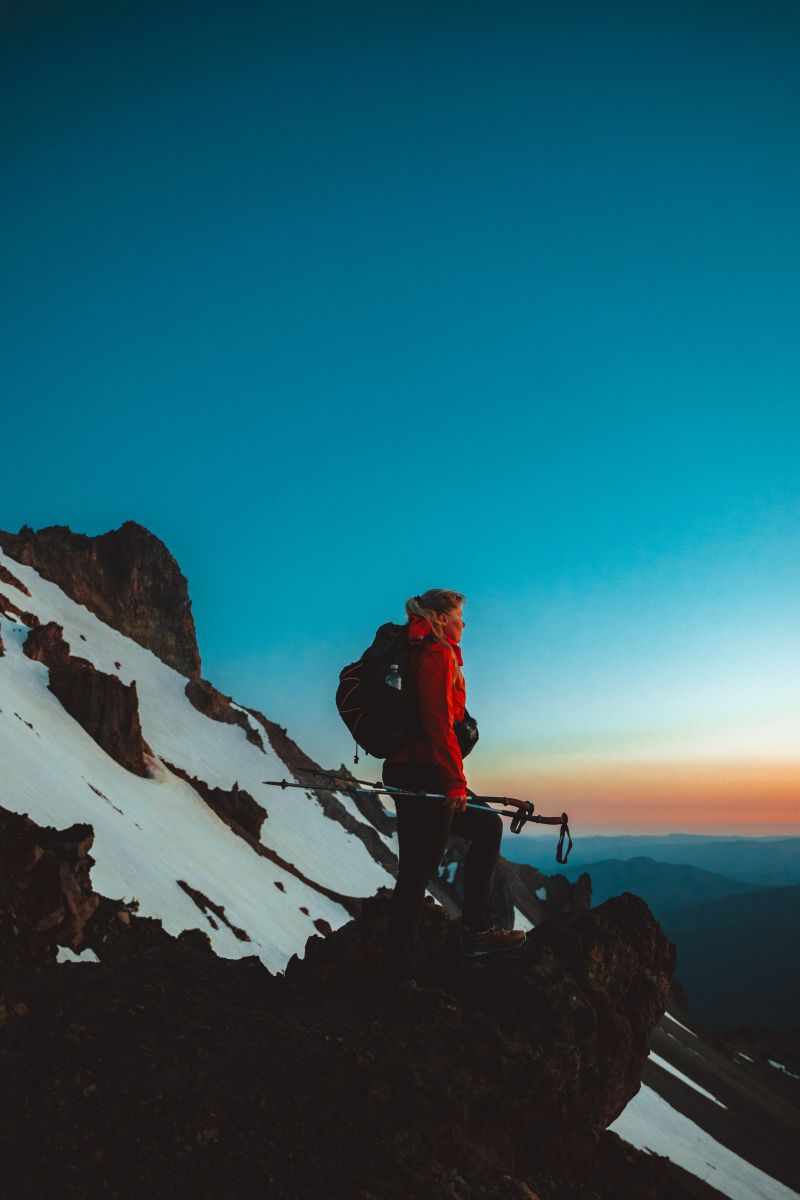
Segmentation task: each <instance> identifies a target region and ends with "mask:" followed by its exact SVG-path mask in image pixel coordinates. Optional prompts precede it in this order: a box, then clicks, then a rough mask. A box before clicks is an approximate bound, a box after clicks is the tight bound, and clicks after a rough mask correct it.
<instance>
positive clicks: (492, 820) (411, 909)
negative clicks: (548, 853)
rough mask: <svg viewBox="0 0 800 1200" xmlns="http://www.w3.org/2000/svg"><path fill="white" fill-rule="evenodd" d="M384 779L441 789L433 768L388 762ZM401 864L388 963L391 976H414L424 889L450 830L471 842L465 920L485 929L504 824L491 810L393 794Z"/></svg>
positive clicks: (428, 789) (392, 906) (407, 785)
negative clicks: (455, 809)
mask: <svg viewBox="0 0 800 1200" xmlns="http://www.w3.org/2000/svg"><path fill="white" fill-rule="evenodd" d="M383 781H384V783H387V784H389V785H390V786H392V787H401V788H408V789H409V790H411V791H426V792H441V791H442V790H443V789H442V787H441V786H440V784H439V777H438V772H437V770H436V768H435V767H429V766H423V765H419V764H415V763H390V762H387V763H385V764H384V769H383ZM394 803H395V805H396V808H397V838H398V842H399V857H400V865H399V870H398V873H397V883H396V885H395V889H394V893H393V895H392V899H391V904H390V908H389V925H388V930H387V942H386V960H385V967H386V971H387V974H388V976H389V977H390V978H391V979H395V980H397V979H409V978H413V977H414V974H415V971H416V948H417V936H418V933H419V925H420V921H421V920H422V910H423V906H424V904H425V890H426V888H427V886H428V881H429V879H430V878H431V876H432V875H434V874H435V872H436V869H437V867H438V866H439V863H440V862H441V859H442V855H443V854H444V850H445V846H446V845H447V839H448V837H449V836H450V834H451V833H452V834H455V835H456V836H457V837H463V838H468V839H469V840H470V842H471V843H472V844H471V846H470V848H469V851H468V853H467V857H466V859H465V861H464V913H463V917H464V924H465V925H466V926H468V927H469V928H470V929H485V928H486V927H487V926H488V925H489V924H490V921H491V899H492V888H493V885H494V871H495V866H496V865H497V856H498V854H499V853H500V839H501V838H502V836H503V822H502V821H501V819H500V817H499V816H498V815H497V813H495V812H492V811H491V809H489V808H487V809H486V810H485V811H483V812H481V811H479V810H476V809H474V808H468V809H467V810H466V812H453V810H452V808H451V807H450V805H449V804H447V803H446V802H445V801H444V800H430V799H426V798H425V797H424V796H395V797H394Z"/></svg>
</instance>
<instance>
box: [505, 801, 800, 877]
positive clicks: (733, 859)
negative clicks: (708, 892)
mask: <svg viewBox="0 0 800 1200" xmlns="http://www.w3.org/2000/svg"><path fill="white" fill-rule="evenodd" d="M572 816H573V821H572V827H573V837H574V839H575V846H574V849H573V852H572V855H571V856H570V861H569V866H568V867H567V868H566V870H565V874H566V875H567V876H568V877H569V878H570V879H576V878H577V877H578V875H580V874H581V872H582V871H585V870H587V869H588V868H589V866H590V865H592V866H593V865H594V864H595V863H602V862H608V861H610V860H612V859H622V860H626V861H627V860H630V859H633V858H651V859H654V860H656V861H657V862H662V863H674V864H677V865H680V866H688V867H699V868H700V869H702V870H704V871H711V872H713V873H715V874H718V875H724V876H727V877H728V878H732V879H738V880H740V881H742V882H744V883H749V884H752V885H753V886H754V887H782V886H784V885H788V884H795V883H798V884H800V837H774V838H773V837H751V838H743V837H705V836H701V835H695V834H688V833H673V834H667V835H665V836H660V837H659V836H656V835H651V834H642V835H638V834H637V835H608V836H605V835H603V836H600V835H595V834H592V835H590V836H588V837H583V836H581V831H580V820H579V816H578V815H577V814H572ZM508 841H509V842H510V843H511V839H510V838H509V839H508ZM506 854H507V855H508V856H509V857H511V858H513V859H515V861H517V862H523V863H528V864H529V865H530V866H535V867H539V868H540V870H541V869H546V870H547V871H548V873H550V872H552V870H553V867H552V847H551V844H550V842H549V841H547V840H545V839H544V838H543V837H541V836H538V835H534V836H525V835H522V836H520V837H517V838H514V839H513V843H512V844H510V845H509V846H508V847H507V849H506Z"/></svg>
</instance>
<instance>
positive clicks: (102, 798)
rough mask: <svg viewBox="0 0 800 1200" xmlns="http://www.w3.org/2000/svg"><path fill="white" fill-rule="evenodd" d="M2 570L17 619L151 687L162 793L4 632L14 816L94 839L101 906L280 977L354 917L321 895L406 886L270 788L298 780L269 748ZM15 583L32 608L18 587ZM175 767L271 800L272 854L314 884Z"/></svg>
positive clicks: (149, 662) (2, 629)
mask: <svg viewBox="0 0 800 1200" xmlns="http://www.w3.org/2000/svg"><path fill="white" fill-rule="evenodd" d="M0 565H2V566H3V568H4V569H5V573H6V582H5V583H4V586H3V594H4V596H5V597H6V598H7V599H8V600H11V601H12V605H13V606H16V607H18V608H20V609H22V610H23V611H25V612H28V613H30V614H32V615H33V616H34V617H35V618H37V619H38V620H39V621H40V622H42V623H47V622H50V621H54V622H56V623H57V624H58V625H59V626H61V627H62V628H63V631H64V638H65V640H66V641H67V642H68V643H69V645H70V648H71V651H72V654H73V655H80V656H81V657H82V658H85V659H87V660H88V661H89V662H90V663H92V664H93V665H94V667H96V668H97V670H99V671H102V672H104V673H106V674H114V675H116V676H117V677H118V678H119V679H120V680H122V681H123V682H124V683H126V684H128V683H130V682H131V681H132V680H135V681H136V686H137V692H138V706H139V716H140V720H141V727H142V733H143V735H144V738H145V741H146V742H147V744H148V745H149V747H150V749H151V750H152V752H153V757H152V760H151V761H150V763H149V768H150V772H151V776H150V778H146V779H142V778H139V777H138V776H136V775H134V774H132V773H131V772H130V771H128V770H125V768H123V767H121V766H120V765H119V764H118V763H116V762H115V761H114V760H113V759H112V758H110V757H109V755H108V754H106V753H105V752H104V751H103V750H101V749H100V747H99V746H98V745H97V744H96V742H95V741H94V740H93V739H92V738H91V737H90V736H89V735H88V734H87V733H86V732H85V731H84V730H83V729H82V728H81V726H80V725H79V724H78V723H77V722H76V721H75V720H73V718H72V717H70V716H69V714H68V713H67V712H66V711H65V710H64V708H63V707H62V705H61V704H60V702H59V701H58V700H57V699H56V697H55V696H54V695H53V694H52V693H51V692H50V691H49V690H48V686H47V684H48V671H47V668H46V667H45V666H44V665H43V664H42V663H39V662H34V661H32V660H31V659H29V658H28V657H26V656H25V655H24V653H23V644H24V642H25V640H26V638H27V636H28V633H29V630H28V628H27V626H26V625H25V624H23V623H22V621H21V619H20V617H19V616H18V615H16V614H14V613H11V614H10V615H8V616H0V636H1V637H2V639H3V644H4V648H5V653H4V655H3V657H2V658H0V763H2V773H1V774H0V805H2V806H3V807H6V808H8V809H10V810H11V811H14V812H26V813H28V814H29V815H30V816H31V817H32V818H33V819H34V820H35V821H37V822H38V823H40V824H51V825H56V826H65V825H70V824H72V823H73V822H76V821H81V822H87V823H89V824H91V825H92V826H93V828H94V830H95V843H94V849H93V855H94V858H95V860H96V866H95V867H94V870H93V882H94V886H95V888H96V889H97V890H98V891H99V892H102V893H104V894H106V895H110V896H119V897H124V898H125V899H133V898H135V899H136V900H138V902H139V905H140V909H139V911H140V912H141V913H142V915H147V916H154V917H159V918H161V919H162V920H163V922H164V925H165V928H166V929H167V930H168V931H169V932H171V933H178V932H180V931H181V930H183V929H186V928H191V927H195V926H198V925H199V926H200V927H201V928H205V929H206V932H207V933H208V934H209V936H210V938H211V940H212V945H213V947H214V949H215V950H216V951H217V952H218V953H219V954H221V955H223V956H226V957H241V956H242V955H245V954H252V953H256V954H258V955H259V956H260V957H261V958H262V961H263V962H264V963H265V965H266V966H268V967H269V968H270V969H271V970H280V969H282V968H283V966H284V965H285V963H286V962H287V961H288V958H289V957H290V956H291V954H293V953H296V952H298V951H302V947H303V945H304V944H305V941H306V939H307V938H308V937H309V936H311V935H312V934H313V933H315V932H316V927H315V925H314V921H315V920H322V921H325V922H327V923H328V924H330V925H331V926H332V927H334V928H335V927H337V926H339V925H341V924H342V923H343V922H344V921H346V920H347V919H348V917H349V913H348V911H347V909H346V907H344V905H343V904H341V903H337V902H336V901H335V900H333V899H332V898H331V897H329V896H327V895H324V894H322V893H321V892H320V891H319V890H318V888H317V886H314V885H318V886H321V887H323V888H325V889H330V890H332V891H334V892H337V893H341V894H342V895H343V896H345V897H346V896H348V895H349V896H359V895H360V896H363V895H370V894H372V893H373V892H374V891H375V890H376V888H378V887H380V886H387V885H391V884H392V882H393V880H392V877H391V875H390V874H389V873H388V872H387V871H386V870H385V868H384V867H382V866H381V865H379V864H378V863H377V862H376V861H375V860H374V858H373V857H372V856H371V855H370V854H369V852H368V851H367V849H366V847H365V846H364V843H363V842H362V841H361V840H360V839H359V838H358V837H355V836H353V835H352V834H350V833H348V832H346V831H345V829H344V828H343V827H342V825H341V824H339V823H338V822H337V821H334V820H331V819H330V817H328V816H326V815H325V813H324V811H323V809H322V806H321V804H320V803H319V801H318V800H317V799H316V798H315V796H314V795H313V793H310V792H309V793H304V792H303V791H302V790H293V791H289V790H287V791H286V792H283V791H281V790H280V789H277V788H268V787H265V786H264V784H263V782H262V781H263V780H264V779H266V778H284V777H289V778H292V777H291V775H290V773H289V772H288V769H287V767H286V764H285V763H284V762H283V761H281V760H280V759H279V758H278V756H277V755H276V754H275V753H274V751H273V750H272V749H271V747H270V746H269V743H268V740H267V739H266V738H264V739H263V741H264V749H263V750H262V749H260V748H259V747H258V746H257V745H254V744H253V743H252V742H250V741H248V739H247V737H246V736H245V732H244V731H243V730H242V729H241V728H240V727H239V726H237V725H228V724H222V723H220V722H218V721H214V720H210V719H209V718H208V717H206V716H203V715H202V714H201V713H199V712H198V711H197V710H196V709H195V708H194V707H193V706H192V704H191V703H190V702H189V700H188V699H187V697H186V695H185V688H186V678H185V677H184V676H183V675H181V674H179V672H177V671H176V670H174V669H173V668H171V667H169V666H166V665H165V664H164V663H163V662H161V660H160V659H159V658H157V657H156V655H155V654H153V653H152V652H151V651H149V650H146V649H144V648H143V647H142V646H140V645H138V644H137V643H136V642H133V641H132V640H131V639H129V638H127V637H125V636H124V635H123V634H121V633H119V632H117V631H116V630H114V629H111V628H110V627H109V626H107V625H105V624H104V623H103V622H102V621H100V620H99V619H98V618H97V617H96V616H94V615H93V614H92V613H91V612H89V611H88V609H86V608H84V607H83V606H81V605H79V604H76V603H75V602H74V601H73V600H71V599H70V598H69V597H68V596H66V595H65V594H64V592H63V591H61V589H60V588H58V587H57V586H56V585H55V584H53V583H49V582H48V581H46V580H44V579H42V578H41V577H40V576H39V575H38V574H37V572H36V571H34V570H33V569H32V568H31V567H28V566H25V565H22V564H20V563H17V562H16V561H14V560H13V559H10V558H8V557H7V556H5V555H3V554H0ZM9 575H10V576H12V577H14V578H15V579H16V580H18V582H19V583H21V584H22V585H23V586H24V587H25V588H26V589H27V591H28V592H29V595H25V594H24V593H23V592H21V591H19V589H17V588H15V587H14V586H13V585H9V583H8V581H7V580H8V576H9ZM12 605H5V606H4V607H5V610H6V611H8V610H9V609H10V608H11V607H12ZM248 720H250V721H253V723H254V724H255V723H256V722H255V719H254V718H252V717H249V718H248ZM167 763H171V764H174V765H175V766H177V767H179V768H180V769H181V770H182V771H184V772H186V773H187V774H188V775H190V776H192V777H196V778H198V779H200V780H202V781H204V782H205V783H206V784H208V785H209V786H210V787H217V788H222V789H231V788H233V786H234V785H236V784H238V786H239V787H240V788H243V789H245V790H246V791H248V792H249V793H250V794H251V795H252V796H254V797H255V798H257V799H258V802H259V803H260V804H262V805H263V806H264V807H265V808H266V810H267V819H266V821H265V822H264V825H263V827H262V833H261V840H262V842H263V844H264V845H265V846H266V847H269V849H270V850H272V851H273V852H275V854H277V855H278V856H279V857H280V858H281V859H283V860H286V862H287V863H290V864H292V865H293V866H294V867H295V868H297V870H298V871H299V872H300V873H301V874H302V875H303V876H305V877H306V878H307V880H309V881H310V882H309V883H304V882H302V881H301V880H300V879H298V878H297V876H296V875H295V874H293V873H291V872H289V871H287V870H284V869H281V867H279V866H278V865H276V864H275V863H273V862H271V861H270V860H269V859H268V858H265V857H262V856H260V855H258V854H256V853H254V852H253V849H252V848H251V847H250V846H248V844H247V843H246V842H245V841H243V840H242V839H241V838H240V837H238V836H237V835H236V834H235V833H233V832H232V831H231V830H230V829H229V828H228V826H227V825H226V824H225V823H224V822H223V821H221V820H220V819H219V817H217V816H216V815H215V814H214V812H212V811H211V809H210V808H209V807H208V805H207V804H206V803H205V801H204V800H203V799H202V798H201V797H200V796H199V795H198V793H197V791H195V789H194V788H192V787H191V786H189V784H187V783H186V782H184V781H183V780H182V779H180V778H178V777H177V776H176V775H175V774H174V773H173V772H172V771H170V769H169V768H168V766H167V765H166V764H167ZM179 880H182V881H184V882H185V883H187V884H189V885H190V886H191V887H192V888H194V889H196V890H198V891H200V892H202V893H204V894H205V895H206V896H208V897H209V898H210V899H211V900H212V901H213V902H214V903H216V904H218V905H222V906H223V907H224V908H225V910H226V914H227V916H228V918H229V919H230V921H231V924H233V925H234V926H237V927H239V928H241V929H242V930H244V931H246V933H247V934H248V936H249V937H250V939H251V941H250V942H245V941H240V940H239V939H237V938H236V937H235V936H234V935H233V934H232V933H231V931H230V930H229V929H227V928H226V927H225V926H224V925H218V928H217V929H214V928H212V927H211V925H210V923H209V922H208V920H207V918H205V917H204V916H203V915H202V914H201V913H200V912H199V911H198V908H197V907H196V905H195V903H194V902H193V900H192V899H191V898H190V896H189V895H188V894H187V893H186V891H184V889H183V888H182V887H181V886H180V884H179V883H178V881H179ZM276 885H280V887H278V886H276ZM302 910H307V912H305V911H302Z"/></svg>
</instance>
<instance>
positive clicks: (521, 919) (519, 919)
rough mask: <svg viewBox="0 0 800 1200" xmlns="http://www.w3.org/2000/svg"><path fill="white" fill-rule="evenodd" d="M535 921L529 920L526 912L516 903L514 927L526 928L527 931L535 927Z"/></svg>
mask: <svg viewBox="0 0 800 1200" xmlns="http://www.w3.org/2000/svg"><path fill="white" fill-rule="evenodd" d="M535 928H536V926H535V925H534V923H533V921H529V920H528V918H527V917H526V916H525V914H524V913H521V912H520V911H519V909H518V908H517V906H516V905H514V929H524V930H525V932H526V933H527V932H528V930H530V929H535Z"/></svg>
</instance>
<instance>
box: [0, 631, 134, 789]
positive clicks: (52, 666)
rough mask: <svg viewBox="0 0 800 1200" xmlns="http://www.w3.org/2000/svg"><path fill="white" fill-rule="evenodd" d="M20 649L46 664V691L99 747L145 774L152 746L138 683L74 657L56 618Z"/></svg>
mask: <svg viewBox="0 0 800 1200" xmlns="http://www.w3.org/2000/svg"><path fill="white" fill-rule="evenodd" d="M23 650H24V652H25V654H27V656H28V658H32V659H35V660H36V661H37V662H43V663H44V664H45V665H46V666H47V668H48V670H49V673H50V682H49V684H48V687H49V688H50V691H51V692H52V693H53V695H54V696H56V697H57V698H58V699H59V700H60V702H61V704H62V705H63V707H64V708H65V710H66V711H67V712H68V713H69V715H70V716H71V717H72V718H73V719H74V720H76V721H77V722H78V724H79V725H80V726H82V728H83V729H85V730H86V732H87V733H88V734H89V736H90V737H91V738H93V739H94V740H95V741H96V742H97V744H98V746H100V747H101V749H103V750H105V752H106V754H108V755H110V756H111V758H113V759H114V761H115V762H118V763H119V765H120V766H121V767H125V769H126V770H128V771H132V772H133V774H134V775H141V776H143V777H147V775H148V769H147V755H148V754H149V753H150V751H149V748H148V746H147V743H146V742H145V740H144V738H143V737H142V726H141V723H140V721H139V701H138V697H137V695H136V683H135V682H132V683H130V684H124V683H123V682H122V680H121V679H118V678H117V676H116V675H106V674H105V673H104V672H103V671H98V670H97V668H96V667H95V666H93V664H92V663H90V662H88V661H87V660H86V659H85V658H73V657H72V655H71V654H70V649H69V645H68V643H67V642H65V641H64V637H63V630H62V628H61V626H60V625H56V624H55V622H54V621H49V622H48V623H47V624H46V625H39V626H38V627H37V628H35V629H32V630H31V632H30V633H29V634H28V636H27V638H26V640H25V645H24V647H23Z"/></svg>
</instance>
